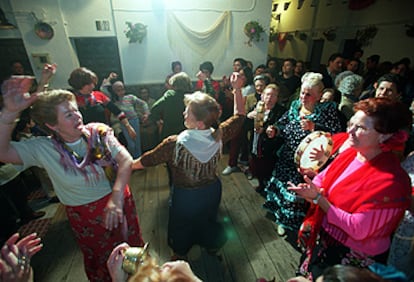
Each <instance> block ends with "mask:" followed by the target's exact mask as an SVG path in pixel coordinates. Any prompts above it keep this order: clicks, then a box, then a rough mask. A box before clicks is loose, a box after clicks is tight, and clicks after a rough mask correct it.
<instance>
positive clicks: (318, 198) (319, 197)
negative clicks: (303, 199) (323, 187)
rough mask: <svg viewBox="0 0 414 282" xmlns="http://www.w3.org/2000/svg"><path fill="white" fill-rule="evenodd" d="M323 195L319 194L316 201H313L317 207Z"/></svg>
mask: <svg viewBox="0 0 414 282" xmlns="http://www.w3.org/2000/svg"><path fill="white" fill-rule="evenodd" d="M321 197H322V194H321V193H319V192H318V194H317V195H316V197H315V198H314V199H312V203H314V204H315V205H317V204H318V202H319V200H320V199H321Z"/></svg>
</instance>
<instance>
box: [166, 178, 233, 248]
mask: <svg viewBox="0 0 414 282" xmlns="http://www.w3.org/2000/svg"><path fill="white" fill-rule="evenodd" d="M220 200H221V181H220V180H219V179H217V181H216V182H214V183H212V184H209V185H205V186H201V187H199V188H193V189H183V188H179V187H174V186H173V187H172V191H171V199H170V209H169V221H168V245H169V246H170V247H171V248H172V249H173V251H174V253H175V254H177V255H181V256H184V255H186V254H187V253H188V251H189V250H190V249H191V247H192V246H193V245H196V244H198V245H200V246H201V247H204V248H206V249H207V250H208V251H214V250H217V249H220V248H221V247H222V246H223V245H224V243H225V242H226V241H227V238H226V234H225V230H224V228H223V226H222V225H221V224H220V223H219V222H217V212H218V207H219V205H220Z"/></svg>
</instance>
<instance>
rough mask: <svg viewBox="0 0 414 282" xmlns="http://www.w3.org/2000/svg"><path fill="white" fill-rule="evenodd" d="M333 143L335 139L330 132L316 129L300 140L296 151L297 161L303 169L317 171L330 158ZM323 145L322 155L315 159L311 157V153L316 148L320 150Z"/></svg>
mask: <svg viewBox="0 0 414 282" xmlns="http://www.w3.org/2000/svg"><path fill="white" fill-rule="evenodd" d="M332 145H333V141H332V137H331V134H330V133H329V132H324V131H314V132H312V133H311V134H309V135H308V136H306V137H305V138H304V139H303V140H302V142H300V144H299V146H298V148H297V149H296V152H295V163H296V164H297V165H298V166H299V168H301V169H309V170H312V171H317V170H318V169H320V168H321V167H322V166H323V165H324V164H325V163H326V161H327V160H328V159H329V156H330V155H331V152H332ZM321 146H322V148H323V152H322V155H321V156H319V158H318V159H315V160H313V159H312V158H311V157H310V153H311V152H312V151H314V149H317V150H320V149H321Z"/></svg>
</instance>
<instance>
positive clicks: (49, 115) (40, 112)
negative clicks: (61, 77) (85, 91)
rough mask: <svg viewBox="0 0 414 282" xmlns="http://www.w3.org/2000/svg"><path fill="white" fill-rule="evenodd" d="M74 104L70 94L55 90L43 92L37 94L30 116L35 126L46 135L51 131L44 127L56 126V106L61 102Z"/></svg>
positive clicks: (72, 96) (65, 91)
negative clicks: (48, 125)
mask: <svg viewBox="0 0 414 282" xmlns="http://www.w3.org/2000/svg"><path fill="white" fill-rule="evenodd" d="M66 101H68V102H76V98H75V95H73V93H72V92H70V91H67V90H63V89H56V90H50V91H44V92H41V93H39V94H38V97H37V100H36V101H35V102H34V103H33V105H32V108H31V111H30V115H31V118H32V119H33V120H34V121H35V122H36V124H37V125H38V126H39V127H41V129H43V130H45V131H46V132H48V133H52V131H51V130H50V129H49V128H48V127H47V126H46V123H48V124H50V125H56V124H57V106H58V105H59V104H61V103H63V102H66Z"/></svg>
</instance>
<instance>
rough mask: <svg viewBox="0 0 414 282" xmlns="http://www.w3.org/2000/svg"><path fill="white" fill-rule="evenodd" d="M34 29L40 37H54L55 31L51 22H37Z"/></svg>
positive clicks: (46, 38)
mask: <svg viewBox="0 0 414 282" xmlns="http://www.w3.org/2000/svg"><path fill="white" fill-rule="evenodd" d="M34 31H35V33H36V35H37V37H39V38H40V39H44V40H50V39H52V37H53V35H54V34H55V32H54V31H53V28H52V26H51V25H50V24H48V23H45V22H41V21H39V22H37V23H36V24H35V26H34Z"/></svg>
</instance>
